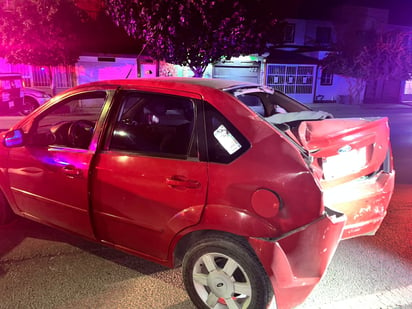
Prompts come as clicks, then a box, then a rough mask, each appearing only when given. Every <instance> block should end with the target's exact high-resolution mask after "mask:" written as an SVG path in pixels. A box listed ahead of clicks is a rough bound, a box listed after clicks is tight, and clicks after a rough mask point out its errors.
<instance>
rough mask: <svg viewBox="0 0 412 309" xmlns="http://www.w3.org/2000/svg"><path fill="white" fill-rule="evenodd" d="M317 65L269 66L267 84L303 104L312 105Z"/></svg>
mask: <svg viewBox="0 0 412 309" xmlns="http://www.w3.org/2000/svg"><path fill="white" fill-rule="evenodd" d="M315 72H316V65H298V64H286V65H285V64H268V65H267V72H266V84H267V85H268V86H270V87H273V88H274V89H276V90H279V91H282V92H284V93H285V94H287V95H288V96H290V97H292V98H294V99H296V100H298V101H300V102H302V103H312V102H313V97H314V88H315Z"/></svg>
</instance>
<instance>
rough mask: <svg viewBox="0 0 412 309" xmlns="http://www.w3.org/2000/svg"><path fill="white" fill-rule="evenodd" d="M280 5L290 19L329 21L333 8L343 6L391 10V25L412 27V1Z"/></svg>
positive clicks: (317, 0) (320, 0)
mask: <svg viewBox="0 0 412 309" xmlns="http://www.w3.org/2000/svg"><path fill="white" fill-rule="evenodd" d="M286 2H287V4H286V5H287V6H286V5H285V3H282V4H281V5H279V3H277V4H275V8H274V9H275V10H276V5H277V6H278V9H279V6H280V7H281V10H285V12H288V13H286V14H287V15H291V14H292V15H293V16H288V17H300V18H314V19H329V16H330V15H329V13H330V10H331V8H333V7H334V6H338V5H341V4H350V5H357V6H367V7H375V8H384V9H389V12H390V13H389V23H391V24H401V25H410V26H412V0H310V1H308V0H288V1H286Z"/></svg>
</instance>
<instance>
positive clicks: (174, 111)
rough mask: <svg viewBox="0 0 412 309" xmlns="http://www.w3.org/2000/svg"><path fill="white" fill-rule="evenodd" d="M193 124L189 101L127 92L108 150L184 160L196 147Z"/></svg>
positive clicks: (123, 95) (192, 112)
mask: <svg viewBox="0 0 412 309" xmlns="http://www.w3.org/2000/svg"><path fill="white" fill-rule="evenodd" d="M194 123H195V108H194V102H193V101H192V100H191V99H189V98H186V97H179V96H170V95H162V94H149V93H139V92H126V93H123V94H122V95H121V103H120V110H119V113H118V115H117V118H116V122H115V126H114V130H113V134H112V136H111V139H110V145H109V149H110V150H118V151H119V150H120V151H127V152H136V153H140V154H143V155H150V156H166V157H180V158H187V157H188V156H190V154H191V153H193V149H194V147H196V143H194V138H193V136H194V134H193V131H194Z"/></svg>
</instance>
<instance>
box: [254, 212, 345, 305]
mask: <svg viewBox="0 0 412 309" xmlns="http://www.w3.org/2000/svg"><path fill="white" fill-rule="evenodd" d="M327 212H328V213H326V214H325V215H323V216H322V217H320V218H318V219H317V220H315V221H313V222H312V223H310V224H308V225H306V226H304V227H301V228H299V229H296V230H294V231H292V232H290V233H287V234H286V235H284V236H282V237H281V238H276V239H267V238H249V243H250V244H251V246H252V247H253V249H254V250H255V252H256V254H257V256H258V258H259V259H260V262H261V263H262V265H263V267H264V268H265V270H266V272H267V274H268V276H269V278H270V281H271V283H272V287H273V291H274V294H275V298H276V303H277V306H278V308H279V309H283V308H293V307H294V306H297V305H299V304H301V303H302V302H303V301H304V300H305V299H306V297H307V296H308V295H309V293H310V292H311V291H312V289H313V288H314V287H315V286H316V284H317V283H318V282H319V281H320V279H321V277H322V275H323V274H324V272H325V270H326V268H327V266H328V264H329V262H330V261H331V259H332V257H333V255H334V253H335V250H336V247H337V245H338V243H339V240H340V239H341V236H342V232H343V228H344V225H345V221H346V216H345V215H344V214H341V213H337V212H334V211H331V210H327Z"/></svg>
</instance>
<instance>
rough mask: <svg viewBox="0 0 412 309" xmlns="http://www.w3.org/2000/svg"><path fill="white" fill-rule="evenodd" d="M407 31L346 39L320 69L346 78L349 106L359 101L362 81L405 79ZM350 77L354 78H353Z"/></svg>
mask: <svg viewBox="0 0 412 309" xmlns="http://www.w3.org/2000/svg"><path fill="white" fill-rule="evenodd" d="M411 37H412V36H411V33H410V32H404V31H390V32H386V33H379V34H378V33H376V32H375V31H368V32H365V33H364V37H363V39H362V40H358V41H356V40H354V39H353V38H352V39H349V38H348V39H346V40H343V41H342V42H341V45H340V46H339V47H338V50H337V51H336V52H331V53H329V54H328V56H327V57H326V58H325V59H324V60H323V64H322V66H323V68H324V69H326V70H328V71H330V72H334V73H337V74H341V75H344V76H347V77H349V78H352V79H348V83H349V88H350V92H351V103H353V102H356V101H361V93H362V91H363V89H364V87H365V85H366V82H377V81H384V80H390V79H393V80H407V79H409V78H410V77H411V72H412V52H411V50H410V49H409V48H408V44H407V43H408V40H409V38H411ZM353 78H354V79H353Z"/></svg>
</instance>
